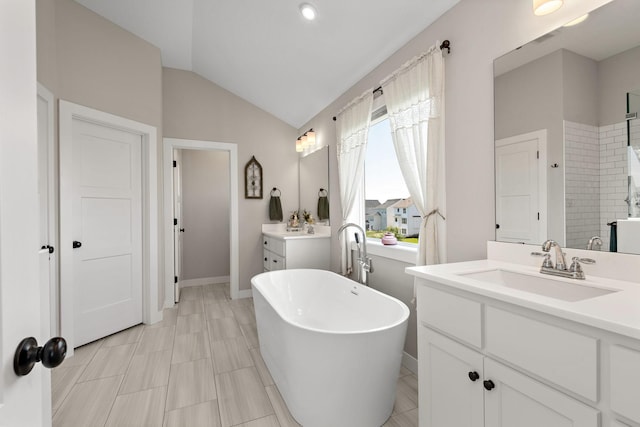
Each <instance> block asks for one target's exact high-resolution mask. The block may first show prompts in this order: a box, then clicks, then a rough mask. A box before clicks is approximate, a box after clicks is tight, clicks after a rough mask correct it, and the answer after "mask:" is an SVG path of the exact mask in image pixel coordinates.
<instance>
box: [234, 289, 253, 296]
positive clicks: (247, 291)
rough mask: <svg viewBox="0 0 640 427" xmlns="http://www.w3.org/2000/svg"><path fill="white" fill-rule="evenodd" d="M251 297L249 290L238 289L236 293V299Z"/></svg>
mask: <svg viewBox="0 0 640 427" xmlns="http://www.w3.org/2000/svg"><path fill="white" fill-rule="evenodd" d="M252 296H253V293H252V292H251V289H240V290H239V291H238V298H251V297H252Z"/></svg>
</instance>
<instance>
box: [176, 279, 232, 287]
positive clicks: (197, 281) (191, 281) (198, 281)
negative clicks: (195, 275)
mask: <svg viewBox="0 0 640 427" xmlns="http://www.w3.org/2000/svg"><path fill="white" fill-rule="evenodd" d="M230 281H231V277H230V276H218V277H201V278H199V279H187V280H181V281H180V287H182V288H188V287H190V286H203V285H211V284H214V283H229V282H230Z"/></svg>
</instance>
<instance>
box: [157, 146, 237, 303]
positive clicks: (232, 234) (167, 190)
mask: <svg viewBox="0 0 640 427" xmlns="http://www.w3.org/2000/svg"><path fill="white" fill-rule="evenodd" d="M163 147H164V148H163V161H162V165H163V167H162V168H163V171H164V227H163V228H164V239H165V240H164V241H165V244H164V260H165V262H164V269H165V271H164V285H165V294H164V295H165V302H164V305H165V307H173V305H174V304H175V302H174V294H175V292H174V272H173V268H174V263H173V262H174V260H173V214H172V211H173V179H172V173H173V150H174V149H191V150H215V151H227V152H228V153H229V190H230V193H229V194H230V209H229V228H230V230H229V260H230V266H229V272H230V275H229V283H230V285H229V287H230V293H231V299H236V298H241V296H240V295H241V294H240V291H239V279H238V274H239V269H238V266H239V260H240V252H239V242H238V239H239V237H238V236H239V232H238V218H239V212H238V146H237V145H236V144H230V143H224V142H213V141H200V140H190V139H177V138H164V140H163Z"/></svg>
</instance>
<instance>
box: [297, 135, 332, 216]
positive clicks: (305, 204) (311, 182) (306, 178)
mask: <svg viewBox="0 0 640 427" xmlns="http://www.w3.org/2000/svg"><path fill="white" fill-rule="evenodd" d="M298 182H299V184H298V191H299V196H298V197H299V199H298V200H300V207H299V210H300V212H302V211H303V210H305V209H306V210H307V211H308V212H311V214H312V215H313V217H314V218H315V219H316V221H317V222H318V223H319V224H325V225H329V219H326V220H321V221H319V220H318V198H319V197H320V194H324V195H326V196H327V197H328V190H329V147H328V146H326V145H325V146H323V147H320V148H318V149H317V150H315V151H313V152H311V153H308V154H307V153H304V154H303V155H301V156H300V159H299V160H298ZM321 189H322V190H324V192H321Z"/></svg>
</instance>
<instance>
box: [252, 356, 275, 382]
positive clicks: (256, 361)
mask: <svg viewBox="0 0 640 427" xmlns="http://www.w3.org/2000/svg"><path fill="white" fill-rule="evenodd" d="M249 353H251V359H253V365H254V366H255V367H256V369H257V370H258V374H259V375H260V379H261V380H262V384H264V386H265V387H266V386H269V385H273V384H274V381H273V378H272V377H271V374H270V373H269V369H268V368H267V365H266V364H265V363H264V359H263V358H262V355H261V354H260V349H258V348H252V349H250V350H249Z"/></svg>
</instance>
